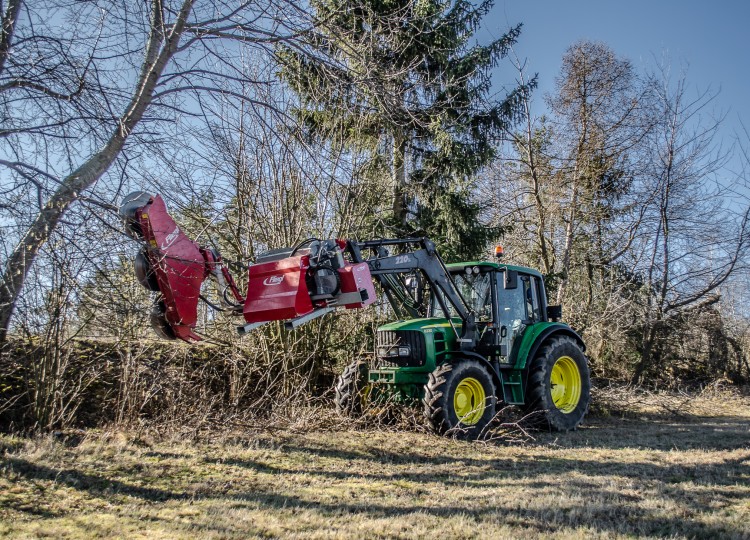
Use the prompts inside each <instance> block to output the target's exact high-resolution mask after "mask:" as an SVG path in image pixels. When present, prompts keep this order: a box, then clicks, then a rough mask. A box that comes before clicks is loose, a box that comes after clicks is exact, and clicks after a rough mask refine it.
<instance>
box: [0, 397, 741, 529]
mask: <svg viewBox="0 0 750 540" xmlns="http://www.w3.org/2000/svg"><path fill="white" fill-rule="evenodd" d="M626 396H627V397H626ZM610 400H612V397H611V396H610ZM617 400H618V398H617V396H615V398H614V401H617ZM625 401H630V403H629V404H624V402H625ZM749 401H750V400H748V398H747V397H742V396H739V395H737V394H728V393H721V394H713V395H703V396H699V397H694V398H688V397H684V396H682V397H681V396H666V395H658V396H649V395H643V396H640V397H638V398H634V397H632V396H630V395H629V394H625V393H624V392H623V394H622V402H623V404H624V405H623V406H622V407H618V410H616V411H615V410H610V411H606V410H603V409H606V407H605V408H602V407H599V408H598V409H599V410H598V413H596V414H592V415H591V416H590V417H589V419H588V421H587V422H586V425H585V426H584V427H582V428H581V429H579V430H578V431H577V432H574V433H566V434H548V433H538V432H537V433H533V434H532V435H533V440H526V441H525V442H522V443H519V442H514V443H508V442H503V441H493V442H484V443H482V442H474V443H469V442H461V441H454V440H449V439H444V438H440V437H437V436H433V435H429V434H424V433H419V432H418V431H416V430H414V429H411V430H406V431H379V430H372V429H371V430H367V429H364V430H363V429H354V428H352V429H318V428H316V429H313V430H309V431H308V430H292V429H282V430H280V431H273V432H271V431H253V432H249V431H247V432H240V431H235V432H233V433H231V434H229V435H222V436H218V435H214V436H212V437H202V438H201V439H200V440H199V441H198V442H194V441H189V440H187V439H183V440H180V438H179V437H171V438H164V437H162V438H158V439H157V438H155V437H153V436H147V435H143V434H136V433H123V432H112V433H109V432H97V433H89V434H86V436H84V437H83V440H81V441H67V442H66V441H64V440H59V439H58V440H55V439H54V438H52V437H43V438H36V439H21V438H16V437H11V436H0V536H9V537H17V538H37V537H54V538H61V537H62V538H67V537H73V538H81V537H85V538H92V537H107V538H110V537H116V538H525V539H527V538H537V537H539V538H541V537H550V536H553V535H554V536H555V537H556V538H622V537H633V536H652V537H665V536H666V537H675V538H682V537H685V538H750V403H749Z"/></svg>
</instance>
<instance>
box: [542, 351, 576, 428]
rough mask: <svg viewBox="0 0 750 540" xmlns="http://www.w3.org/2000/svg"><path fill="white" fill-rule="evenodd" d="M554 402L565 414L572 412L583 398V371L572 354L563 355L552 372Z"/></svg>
mask: <svg viewBox="0 0 750 540" xmlns="http://www.w3.org/2000/svg"><path fill="white" fill-rule="evenodd" d="M549 379H550V392H551V393H552V403H554V404H555V407H557V408H558V409H560V410H561V411H562V412H564V413H565V414H568V413H571V412H573V411H574V410H575V408H576V407H577V406H578V402H579V401H580V400H581V386H582V383H581V372H580V371H579V370H578V365H577V364H576V363H575V360H573V359H572V358H571V357H570V356H561V357H560V358H558V359H557V362H555V365H554V366H552V373H550V378H549Z"/></svg>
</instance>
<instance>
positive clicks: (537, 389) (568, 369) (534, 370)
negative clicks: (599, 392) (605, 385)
mask: <svg viewBox="0 0 750 540" xmlns="http://www.w3.org/2000/svg"><path fill="white" fill-rule="evenodd" d="M528 381H529V382H528V385H527V392H526V403H527V404H526V407H525V409H526V410H527V412H532V413H534V412H538V413H539V414H540V415H542V416H541V418H543V419H544V420H543V423H546V424H547V425H548V426H549V427H550V428H552V429H553V430H555V431H570V430H573V429H576V428H577V427H578V425H579V424H580V423H581V422H582V421H583V417H584V416H585V415H586V412H587V411H588V408H589V402H590V401H591V380H590V375H589V367H588V364H587V362H586V357H585V356H584V354H583V351H582V350H581V348H580V346H579V345H578V343H576V342H575V341H574V340H573V339H571V338H569V337H558V338H554V339H552V340H551V341H549V342H548V343H547V344H546V345H544V346H543V347H542V348H541V350H540V351H539V353H538V354H537V356H536V358H534V360H533V362H532V363H531V365H530V366H529V379H528ZM538 418H539V417H538Z"/></svg>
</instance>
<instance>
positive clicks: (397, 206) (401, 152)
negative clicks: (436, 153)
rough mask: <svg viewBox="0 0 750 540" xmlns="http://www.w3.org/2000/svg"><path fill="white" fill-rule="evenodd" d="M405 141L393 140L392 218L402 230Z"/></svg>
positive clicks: (404, 186) (403, 226) (404, 205)
mask: <svg viewBox="0 0 750 540" xmlns="http://www.w3.org/2000/svg"><path fill="white" fill-rule="evenodd" d="M407 210H408V208H407V201H406V139H404V138H403V137H399V136H398V135H396V136H395V137H394V138H393V217H394V219H395V220H396V223H398V225H399V227H401V228H402V229H405V228H406V217H407Z"/></svg>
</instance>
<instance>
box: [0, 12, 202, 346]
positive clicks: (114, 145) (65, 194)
mask: <svg viewBox="0 0 750 540" xmlns="http://www.w3.org/2000/svg"><path fill="white" fill-rule="evenodd" d="M193 2H194V0H184V2H183V4H182V7H181V9H180V12H179V13H178V16H177V19H176V21H175V23H174V25H173V26H172V28H171V29H170V31H169V32H168V34H166V35H165V34H164V26H163V20H162V11H161V2H160V1H159V0H155V1H154V2H153V5H152V15H151V30H150V35H149V40H148V43H147V45H146V57H145V59H144V62H143V66H142V68H141V72H140V76H139V79H138V83H137V85H136V87H135V91H134V93H133V97H132V99H131V101H130V103H129V105H128V107H127V109H126V110H125V112H124V114H123V115H122V116H121V117H120V119H119V125H118V127H117V129H115V130H114V132H113V133H112V134H111V135H110V138H109V140H108V141H107V144H106V145H105V146H104V148H102V149H101V150H99V151H98V152H96V153H95V154H94V155H92V156H91V157H90V158H89V159H87V160H86V162H84V163H83V164H82V165H81V166H80V167H78V168H77V169H76V170H75V171H73V172H72V173H71V174H69V175H68V176H67V177H65V178H64V179H63V181H62V182H61V183H60V187H58V189H57V190H56V191H55V192H54V193H53V194H52V196H51V197H50V199H49V201H47V203H46V204H45V206H44V208H43V209H42V211H41V212H40V213H39V215H37V217H36V219H34V221H33V222H32V224H31V225H30V226H29V228H28V230H27V231H26V234H25V235H24V236H23V237H22V238H21V241H20V242H19V243H18V245H17V246H16V247H15V249H14V250H13V252H12V253H11V255H10V257H9V258H8V260H7V261H6V263H5V267H4V268H3V276H2V283H0V343H3V342H5V340H6V339H7V334H8V329H9V327H10V321H11V317H12V316H13V311H14V310H15V307H16V303H17V301H18V297H19V295H20V294H21V290H22V289H23V284H24V282H25V281H26V277H27V276H28V273H29V270H30V269H31V265H32V264H33V263H34V260H35V259H36V256H37V255H38V254H39V250H40V249H41V248H42V246H44V244H45V243H46V242H47V240H49V237H50V235H51V234H52V231H53V230H54V229H55V227H56V226H57V224H58V223H59V222H60V219H62V217H63V216H64V215H65V212H67V210H68V209H69V208H70V205H71V204H73V203H74V202H75V201H76V200H77V199H78V198H79V196H80V195H81V193H82V192H83V191H84V190H86V189H88V188H90V187H91V186H93V185H94V184H95V183H96V181H97V180H98V179H99V178H101V176H102V175H103V174H104V173H105V172H106V171H107V169H109V167H110V166H111V165H112V164H113V163H114V161H115V160H116V159H117V157H118V156H119V154H120V152H121V151H122V149H123V147H124V145H125V141H126V140H127V138H128V136H129V135H130V134H131V133H132V132H133V129H134V128H135V127H136V126H137V124H138V122H140V120H141V119H142V118H143V115H144V113H145V112H146V110H147V109H148V107H149V106H150V105H151V101H152V99H153V96H154V91H155V89H156V85H157V83H158V82H159V78H160V77H161V75H162V73H163V71H164V68H165V67H166V65H167V64H168V62H169V60H170V59H171V58H172V56H173V55H174V54H175V53H176V52H177V49H178V45H179V42H180V38H181V37H182V32H183V30H184V28H185V22H186V20H187V17H188V15H189V14H190V12H191V10H192V7H193Z"/></svg>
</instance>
